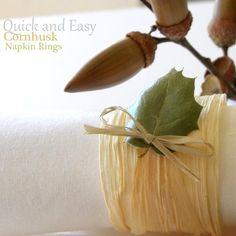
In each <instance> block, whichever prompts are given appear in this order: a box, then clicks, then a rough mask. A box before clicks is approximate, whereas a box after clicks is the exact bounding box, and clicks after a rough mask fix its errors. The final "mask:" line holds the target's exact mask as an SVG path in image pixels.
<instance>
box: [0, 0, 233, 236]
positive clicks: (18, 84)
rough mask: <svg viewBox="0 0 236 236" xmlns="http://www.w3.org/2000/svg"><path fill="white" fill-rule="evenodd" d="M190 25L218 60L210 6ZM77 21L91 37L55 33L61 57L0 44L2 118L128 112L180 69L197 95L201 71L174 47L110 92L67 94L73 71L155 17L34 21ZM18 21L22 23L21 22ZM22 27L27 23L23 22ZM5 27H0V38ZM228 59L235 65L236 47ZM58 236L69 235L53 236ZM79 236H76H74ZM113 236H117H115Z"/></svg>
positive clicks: (198, 9)
mask: <svg viewBox="0 0 236 236" xmlns="http://www.w3.org/2000/svg"><path fill="white" fill-rule="evenodd" d="M189 8H190V10H191V11H192V13H193V17H194V22H193V25H192V29H191V31H190V32H189V35H188V39H189V40H190V42H192V44H193V45H196V48H198V49H199V51H200V52H202V53H203V54H205V55H207V56H209V57H211V58H216V57H218V56H220V55H222V54H221V50H220V49H218V48H217V47H216V46H215V45H214V44H213V43H212V41H211V40H210V39H209V38H208V34H207V30H206V27H207V24H208V22H209V20H210V18H211V16H212V8H213V2H200V3H191V4H190V6H189ZM63 18H65V19H66V20H70V19H77V20H78V22H80V23H90V24H96V29H95V31H94V33H93V35H92V36H89V35H88V33H85V32H70V31H69V30H66V31H64V32H58V38H59V42H60V44H61V45H62V47H63V49H62V51H61V52H58V53H52V52H39V51H31V52H21V53H17V52H9V51H6V50H5V46H4V41H3V40H0V68H1V69H0V107H1V112H34V111H39V110H40V111H41V110H42V111H52V110H65V112H66V111H69V110H83V111H91V110H92V111H94V110H96V111H100V110H102V109H103V108H104V107H106V106H110V105H121V106H129V105H130V104H132V102H133V101H134V100H135V98H136V96H137V95H138V94H139V93H140V92H141V91H142V90H143V89H144V88H146V87H148V86H149V85H151V84H152V83H153V82H154V81H155V80H156V79H157V78H158V77H161V76H162V75H164V74H166V73H167V72H168V71H169V70H170V69H171V68H173V67H176V68H177V69H181V68H184V74H185V75H187V76H189V77H198V79H197V84H196V94H199V91H200V82H201V80H202V79H201V78H202V75H203V74H204V73H205V68H204V67H203V66H202V65H201V64H200V63H199V62H198V61H197V60H196V59H195V58H194V57H193V56H192V55H190V54H189V52H188V51H186V50H185V49H182V48H181V47H179V46H177V45H174V44H162V45H160V46H159V47H158V50H157V53H156V61H155V63H154V64H153V65H152V66H151V67H149V68H148V69H145V70H143V71H142V72H141V73H139V74H138V75H137V76H135V77H134V78H132V79H131V80H129V81H127V82H125V83H123V84H121V85H118V86H116V87H113V88H111V89H106V90H100V91H94V92H86V93H77V94H68V93H64V92H63V88H64V86H65V85H66V84H67V82H68V81H69V80H70V78H71V77H72V76H73V75H74V74H75V73H76V72H77V70H78V69H79V68H80V67H81V66H82V65H83V64H84V63H85V62H86V61H87V60H88V59H90V58H91V57H92V56H93V55H95V54H96V53H98V52H100V51H101V50H102V49H104V48H106V47H107V46H109V45H111V44H112V43H114V42H116V41H118V40H120V39H122V38H124V36H125V34H126V33H127V32H130V31H134V30H140V31H142V32H147V31H148V30H149V26H150V25H152V24H153V22H154V20H155V19H154V16H153V15H152V14H151V13H150V12H149V11H148V10H147V9H144V8H134V9H130V10H117V11H104V12H97V13H96V12H94V13H83V14H67V15H58V16H50V17H37V18H36V20H37V22H38V23H39V24H43V23H45V22H46V23H60V22H61V20H62V19H63ZM19 20H21V19H19ZM24 20H25V21H26V22H27V21H30V20H31V19H30V18H26V19H24ZM3 21H4V20H2V21H1V22H0V30H1V37H2V33H3ZM230 55H231V56H232V57H233V58H234V59H236V49H235V47H234V48H232V50H230ZM56 235H60V236H62V235H63V236H64V235H71V234H70V233H62V234H56ZM77 235H78V234H77ZM80 235H81V236H82V235H97V236H98V235H103V236H104V235H113V236H115V235H116V233H115V232H114V231H111V230H110V229H109V230H107V231H101V232H96V233H94V232H89V233H88V232H81V233H80ZM117 235H120V234H118V233H117Z"/></svg>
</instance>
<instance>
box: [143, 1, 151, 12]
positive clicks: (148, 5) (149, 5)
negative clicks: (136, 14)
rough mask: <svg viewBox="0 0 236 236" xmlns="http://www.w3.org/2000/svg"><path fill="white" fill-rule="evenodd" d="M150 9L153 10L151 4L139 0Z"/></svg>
mask: <svg viewBox="0 0 236 236" xmlns="http://www.w3.org/2000/svg"><path fill="white" fill-rule="evenodd" d="M140 1H141V2H142V3H143V4H144V5H145V6H146V7H147V8H148V9H149V10H150V11H153V10H152V6H151V4H150V3H149V2H148V1H146V0H140Z"/></svg>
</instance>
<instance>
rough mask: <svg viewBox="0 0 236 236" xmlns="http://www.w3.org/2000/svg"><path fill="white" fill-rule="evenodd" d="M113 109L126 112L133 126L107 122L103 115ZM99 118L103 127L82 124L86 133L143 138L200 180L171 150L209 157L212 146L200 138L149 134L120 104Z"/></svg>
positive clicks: (110, 109) (211, 153) (107, 111)
mask: <svg viewBox="0 0 236 236" xmlns="http://www.w3.org/2000/svg"><path fill="white" fill-rule="evenodd" d="M113 111H122V112H124V113H126V114H127V115H128V116H129V117H130V119H131V120H132V121H133V122H134V128H130V127H125V126H119V125H113V124H109V123H108V121H107V120H106V119H105V116H106V115H107V114H109V113H111V112H113ZM100 118H101V120H102V126H103V127H102V128H98V127H94V126H90V125H84V128H85V130H86V134H104V135H112V136H125V137H133V138H141V139H143V140H145V142H146V143H147V144H149V145H150V144H152V145H153V146H154V147H156V148H157V149H158V150H159V151H160V152H162V153H163V155H164V157H165V158H167V159H168V160H169V161H171V162H172V163H173V164H174V165H176V166H177V167H178V168H179V169H180V170H181V171H182V172H183V173H185V174H187V175H188V176H190V177H191V178H193V179H194V180H195V181H196V182H199V181H200V179H199V177H197V176H196V175H195V174H194V173H193V172H192V171H191V170H190V169H189V168H188V167H187V166H186V165H185V164H184V163H183V162H182V161H180V160H179V159H178V158H177V157H176V155H175V154H174V153H173V152H172V151H174V152H180V153H187V154H190V155H194V156H201V157H210V156H212V155H213V147H212V146H211V145H210V144H209V143H205V142H204V141H203V140H202V139H201V138H196V137H190V136H177V135H163V136H155V135H153V134H150V133H149V132H147V131H146V129H145V128H144V127H143V125H142V124H140V123H139V122H138V121H137V120H136V119H135V118H134V117H133V116H132V115H131V114H130V113H129V112H128V111H127V110H126V109H124V108H122V107H120V106H112V107H108V108H105V109H104V110H103V112H102V113H101V115H100ZM187 144H198V145H200V146H199V147H200V148H197V147H191V146H186V145H187ZM203 150H204V151H203Z"/></svg>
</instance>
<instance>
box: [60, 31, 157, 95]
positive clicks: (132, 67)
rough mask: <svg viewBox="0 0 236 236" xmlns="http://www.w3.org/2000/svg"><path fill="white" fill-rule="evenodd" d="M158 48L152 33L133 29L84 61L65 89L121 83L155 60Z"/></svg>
mask: <svg viewBox="0 0 236 236" xmlns="http://www.w3.org/2000/svg"><path fill="white" fill-rule="evenodd" d="M156 48H157V43H156V41H155V40H154V39H153V38H152V37H151V36H150V35H148V34H142V33H140V32H131V33H129V34H127V37H126V38H125V39H124V40H122V41H120V42H118V43H116V44H114V45H112V46H110V47H109V48H107V49H105V50H104V51H102V52H101V53H99V54H98V55H97V56H95V57H94V58H93V59H92V60H90V61H89V62H88V63H87V64H85V65H84V66H83V67H82V69H81V70H80V71H79V72H78V73H77V74H76V75H75V77H74V78H73V79H72V80H71V81H70V82H69V83H68V84H67V86H66V87H65V91H66V92H81V91H90V90H98V89H104V88H107V87H111V86H114V85H117V84H119V83H122V82H124V81H125V80H127V79H129V78H131V77H132V76H134V75H135V74H137V73H138V72H139V71H140V70H141V69H142V68H145V67H147V66H149V65H150V64H151V63H152V62H153V60H154V57H155V51H156Z"/></svg>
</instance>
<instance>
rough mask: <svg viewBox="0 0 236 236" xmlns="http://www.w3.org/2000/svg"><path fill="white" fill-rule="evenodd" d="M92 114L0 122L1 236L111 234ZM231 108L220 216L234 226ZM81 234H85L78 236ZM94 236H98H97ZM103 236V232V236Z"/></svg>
mask: <svg viewBox="0 0 236 236" xmlns="http://www.w3.org/2000/svg"><path fill="white" fill-rule="evenodd" d="M98 118H99V114H98V113H90V114H88V113H86V114H84V113H77V112H71V113H69V112H63V111H62V112H54V113H44V114H37V113H34V114H24V115H22V114H8V115H6V114H1V115H0V123H1V126H0V235H2V236H22V235H24V236H26V235H33V234H40V233H50V232H59V231H83V232H84V233H82V232H81V235H88V233H86V232H88V231H90V232H93V233H90V234H89V235H103V236H105V235H113V236H114V235H116V234H115V233H114V231H111V230H107V231H103V233H101V230H103V229H108V228H111V225H110V223H109V219H108V216H107V212H106V207H105V203H104V201H103V196H102V192H101V187H100V174H99V159H98V158H99V157H98V136H96V135H94V136H88V135H84V129H83V124H85V123H86V124H92V125H98V122H99V119H98ZM235 120H236V107H227V108H226V109H225V111H224V112H223V113H222V120H221V126H220V129H221V132H220V133H221V135H220V153H221V160H222V161H221V165H220V195H221V211H222V214H223V220H224V223H225V224H226V225H231V226H236V204H235V199H236V189H235V183H234V180H235V178H236V171H235V169H236V149H235V140H236V126H235ZM85 231H86V232H85ZM96 232H97V233H96ZM104 232H106V233H104Z"/></svg>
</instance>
